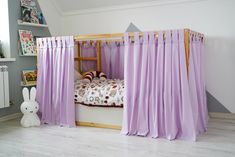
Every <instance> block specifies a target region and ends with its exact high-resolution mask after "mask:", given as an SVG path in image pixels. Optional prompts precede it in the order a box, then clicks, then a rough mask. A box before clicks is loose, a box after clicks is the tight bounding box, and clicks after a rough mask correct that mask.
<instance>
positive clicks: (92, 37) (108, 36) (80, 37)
mask: <svg viewBox="0 0 235 157" xmlns="http://www.w3.org/2000/svg"><path fill="white" fill-rule="evenodd" d="M190 33H193V34H195V35H198V36H201V37H204V35H203V34H201V33H198V32H195V31H192V30H190V29H187V28H186V29H184V44H185V55H186V67H187V73H188V72H189V55H190V52H189V51H190V50H189V42H190V40H189V39H190ZM139 35H140V36H143V33H142V32H140V33H139ZM155 35H156V36H157V35H158V32H155ZM164 35H165V32H164ZM129 36H130V37H134V32H130V33H129ZM123 38H124V33H114V34H90V35H77V36H75V37H74V40H75V42H76V43H77V55H78V57H76V58H75V61H77V62H78V64H77V66H78V71H79V72H80V73H82V72H83V71H82V67H81V61H96V62H97V69H96V70H97V71H100V70H101V40H105V41H107V42H109V41H111V39H113V40H112V41H121V39H123ZM87 40H89V41H91V42H93V41H96V57H88V58H84V57H81V45H80V42H81V43H82V44H83V43H86V41H87ZM76 124H77V125H79V126H89V127H99V128H109V129H118V130H120V129H121V126H117V125H109V124H101V123H93V122H80V121H76Z"/></svg>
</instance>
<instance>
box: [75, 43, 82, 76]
mask: <svg viewBox="0 0 235 157" xmlns="http://www.w3.org/2000/svg"><path fill="white" fill-rule="evenodd" d="M77 46H78V58H80V57H81V45H80V43H79V42H78V43H77ZM75 60H76V58H75ZM76 61H78V72H79V73H81V72H82V67H81V62H80V60H76Z"/></svg>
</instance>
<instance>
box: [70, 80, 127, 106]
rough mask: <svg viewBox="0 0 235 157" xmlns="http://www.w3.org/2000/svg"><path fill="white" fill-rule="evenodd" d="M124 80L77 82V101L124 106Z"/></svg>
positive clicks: (98, 104)
mask: <svg viewBox="0 0 235 157" xmlns="http://www.w3.org/2000/svg"><path fill="white" fill-rule="evenodd" d="M123 99H124V81H123V80H119V79H107V80H99V79H93V80H92V82H89V83H88V82H85V81H83V80H77V81H76V82H75V98H74V100H75V103H77V104H82V105H86V106H94V107H123Z"/></svg>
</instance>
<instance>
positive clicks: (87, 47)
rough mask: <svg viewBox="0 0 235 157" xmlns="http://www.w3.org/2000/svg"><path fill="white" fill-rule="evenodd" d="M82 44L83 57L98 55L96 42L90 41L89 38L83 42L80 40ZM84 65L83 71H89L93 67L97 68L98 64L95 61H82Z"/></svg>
mask: <svg viewBox="0 0 235 157" xmlns="http://www.w3.org/2000/svg"><path fill="white" fill-rule="evenodd" d="M80 45H81V56H82V57H96V46H95V45H96V42H92V43H91V42H90V41H89V40H88V41H87V42H86V43H85V44H82V42H80ZM81 65H82V71H83V72H85V71H89V70H91V69H93V70H94V69H96V68H97V65H96V62H95V61H82V63H81Z"/></svg>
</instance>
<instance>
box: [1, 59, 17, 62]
mask: <svg viewBox="0 0 235 157" xmlns="http://www.w3.org/2000/svg"><path fill="white" fill-rule="evenodd" d="M15 61H16V59H15V58H0V62H15Z"/></svg>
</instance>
